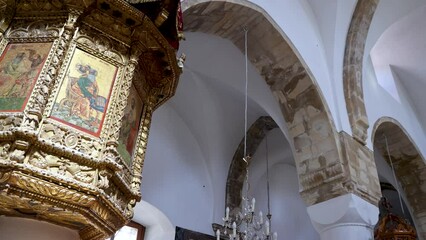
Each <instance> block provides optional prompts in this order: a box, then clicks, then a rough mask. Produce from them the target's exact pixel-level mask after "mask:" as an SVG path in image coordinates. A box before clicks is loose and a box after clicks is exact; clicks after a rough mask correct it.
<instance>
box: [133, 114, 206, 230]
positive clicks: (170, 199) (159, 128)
mask: <svg viewBox="0 0 426 240" xmlns="http://www.w3.org/2000/svg"><path fill="white" fill-rule="evenodd" d="M147 149H148V151H147V153H146V158H145V164H144V169H143V180H142V187H141V191H142V198H143V199H144V200H145V201H147V202H149V203H151V204H152V205H154V206H155V207H156V208H158V209H160V210H161V211H162V212H163V213H164V214H165V215H166V216H167V218H168V219H170V221H171V222H172V223H173V225H174V226H181V227H184V228H189V229H194V230H197V231H201V232H207V231H208V229H209V228H211V227H210V226H209V221H211V220H212V216H213V211H212V206H213V193H212V183H211V181H210V178H209V174H208V170H207V169H206V163H205V161H206V159H205V157H204V156H203V154H202V153H201V151H200V148H199V146H198V143H197V142H196V140H195V139H194V137H193V136H192V135H191V133H190V131H189V129H188V126H186V125H185V123H184V122H182V120H181V118H180V117H179V116H178V115H177V114H176V112H175V110H174V109H173V108H171V107H170V106H163V107H161V108H159V109H157V110H156V112H155V113H154V116H153V121H152V126H151V131H150V136H149V141H148V148H147ZM138 214H140V213H139V212H138V211H136V212H135V215H136V217H138V216H137V215H138ZM142 217H143V215H142Z"/></svg>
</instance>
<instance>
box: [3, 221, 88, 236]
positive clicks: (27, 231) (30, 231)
mask: <svg viewBox="0 0 426 240" xmlns="http://www.w3.org/2000/svg"><path fill="white" fill-rule="evenodd" d="M0 239H1V240H27V239H33V240H58V239H61V240H78V239H80V237H79V235H78V233H77V231H75V230H71V229H68V228H65V227H61V226H58V225H54V224H51V223H47V222H42V221H36V220H30V219H25V218H16V217H5V216H0Z"/></svg>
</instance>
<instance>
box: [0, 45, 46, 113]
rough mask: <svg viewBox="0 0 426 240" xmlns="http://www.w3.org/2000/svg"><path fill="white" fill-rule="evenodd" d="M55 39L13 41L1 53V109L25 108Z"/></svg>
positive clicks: (19, 109) (18, 109)
mask: <svg viewBox="0 0 426 240" xmlns="http://www.w3.org/2000/svg"><path fill="white" fill-rule="evenodd" d="M51 47H52V43H10V44H8V45H7V46H6V48H5V50H4V51H3V54H2V55H1V56H0V112H20V111H23V110H24V108H25V105H26V103H27V102H28V99H29V97H30V95H31V92H32V90H33V88H34V85H35V83H36V80H37V78H38V76H39V75H40V72H41V69H42V68H43V65H44V63H45V61H46V59H47V56H48V55H49V51H50V48H51Z"/></svg>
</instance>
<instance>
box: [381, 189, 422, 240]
mask: <svg viewBox="0 0 426 240" xmlns="http://www.w3.org/2000/svg"><path fill="white" fill-rule="evenodd" d="M391 207H392V206H391V205H390V203H389V202H388V201H387V199H386V198H385V197H382V199H381V200H380V202H379V209H380V214H379V221H378V223H377V225H376V227H375V229H374V239H375V240H416V239H417V234H416V230H415V229H414V227H412V226H411V225H410V224H409V223H408V221H407V220H405V219H403V218H401V217H399V216H397V215H395V214H393V213H392V212H391V211H390V208H391Z"/></svg>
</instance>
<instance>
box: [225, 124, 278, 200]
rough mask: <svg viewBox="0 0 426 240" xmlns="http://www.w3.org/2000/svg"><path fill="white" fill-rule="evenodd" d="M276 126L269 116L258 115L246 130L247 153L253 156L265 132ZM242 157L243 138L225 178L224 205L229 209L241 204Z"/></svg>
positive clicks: (243, 165) (243, 164)
mask: <svg viewBox="0 0 426 240" xmlns="http://www.w3.org/2000/svg"><path fill="white" fill-rule="evenodd" d="M277 127H278V125H277V123H276V122H275V121H274V120H273V119H272V118H271V117H269V116H262V117H259V118H258V119H257V120H256V121H255V122H254V123H253V124H252V125H251V126H250V128H249V129H248V130H247V154H248V155H250V156H253V155H254V153H255V152H256V150H257V148H258V147H259V144H260V143H261V142H262V141H263V139H264V138H265V136H266V134H267V133H268V132H269V131H271V130H272V129H275V128H277ZM243 157H244V138H243V139H242V140H241V142H240V144H239V145H238V148H237V150H236V151H235V154H234V157H233V158H232V162H231V165H230V166H229V172H228V178H227V180H226V199H225V200H226V203H225V206H227V207H229V208H230V209H237V207H239V206H240V204H241V196H242V189H243V185H244V179H245V173H246V171H245V170H246V164H245V163H244V162H243V161H241V159H242V158H243ZM249 164H250V163H249Z"/></svg>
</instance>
